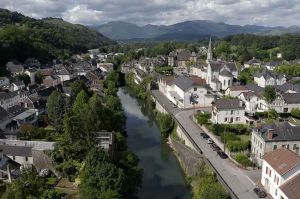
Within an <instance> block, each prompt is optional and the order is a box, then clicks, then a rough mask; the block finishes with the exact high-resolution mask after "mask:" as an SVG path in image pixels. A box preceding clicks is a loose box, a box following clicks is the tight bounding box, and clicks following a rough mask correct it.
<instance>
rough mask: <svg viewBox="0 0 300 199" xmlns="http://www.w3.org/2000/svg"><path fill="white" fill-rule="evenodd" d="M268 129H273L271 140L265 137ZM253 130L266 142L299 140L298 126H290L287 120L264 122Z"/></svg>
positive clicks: (299, 130) (299, 128)
mask: <svg viewBox="0 0 300 199" xmlns="http://www.w3.org/2000/svg"><path fill="white" fill-rule="evenodd" d="M269 129H272V130H273V138H272V140H268V138H267V136H268V130H269ZM256 131H257V132H256ZM254 132H255V133H257V134H258V135H260V137H261V138H263V139H264V140H265V141H266V142H267V141H292V140H300V126H292V125H291V124H290V123H289V122H277V123H272V124H265V125H262V126H261V127H258V128H255V129H254Z"/></svg>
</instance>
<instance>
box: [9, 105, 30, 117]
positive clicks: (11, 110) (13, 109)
mask: <svg viewBox="0 0 300 199" xmlns="http://www.w3.org/2000/svg"><path fill="white" fill-rule="evenodd" d="M7 111H8V112H9V113H11V114H13V115H14V116H16V115H19V114H20V113H23V112H25V111H26V108H24V107H22V106H19V105H16V106H12V107H10V108H8V109H7Z"/></svg>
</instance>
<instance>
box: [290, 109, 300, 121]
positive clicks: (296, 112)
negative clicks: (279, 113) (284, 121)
mask: <svg viewBox="0 0 300 199" xmlns="http://www.w3.org/2000/svg"><path fill="white" fill-rule="evenodd" d="M291 115H292V116H293V117H294V118H297V119H300V109H299V108H293V109H292V111H291Z"/></svg>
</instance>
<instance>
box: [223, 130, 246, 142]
mask: <svg viewBox="0 0 300 199" xmlns="http://www.w3.org/2000/svg"><path fill="white" fill-rule="evenodd" d="M224 137H225V139H224ZM221 140H222V141H224V140H226V142H229V141H238V140H241V138H239V137H238V136H237V135H236V134H234V133H232V132H225V133H221Z"/></svg>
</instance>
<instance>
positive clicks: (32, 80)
mask: <svg viewBox="0 0 300 199" xmlns="http://www.w3.org/2000/svg"><path fill="white" fill-rule="evenodd" d="M25 73H26V74H27V75H28V76H29V77H30V84H35V75H36V73H37V70H36V69H35V68H29V69H26V70H25Z"/></svg>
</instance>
